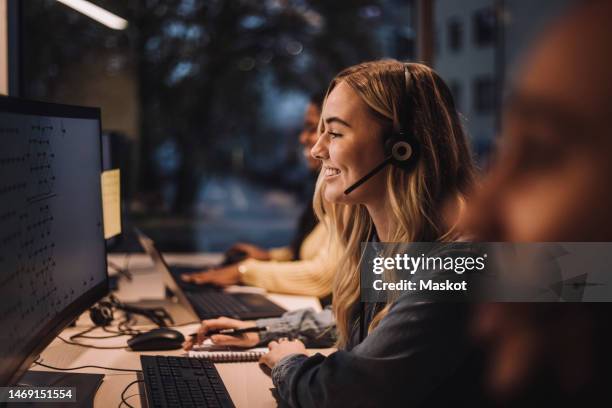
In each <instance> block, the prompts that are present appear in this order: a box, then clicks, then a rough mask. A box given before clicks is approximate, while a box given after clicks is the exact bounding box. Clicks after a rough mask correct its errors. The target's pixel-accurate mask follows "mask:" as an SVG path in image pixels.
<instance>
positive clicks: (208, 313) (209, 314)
mask: <svg viewBox="0 0 612 408" xmlns="http://www.w3.org/2000/svg"><path fill="white" fill-rule="evenodd" d="M185 295H186V296H187V298H188V299H189V302H191V305H192V306H193V308H194V309H195V311H196V313H197V314H198V317H199V318H200V319H207V318H215V317H219V316H231V317H237V316H242V315H244V314H245V313H248V312H249V311H250V309H249V308H248V307H246V306H245V305H244V304H242V303H241V302H240V301H238V300H237V299H236V298H235V297H234V296H231V295H228V294H226V293H223V292H218V291H216V290H205V291H200V292H186V293H185Z"/></svg>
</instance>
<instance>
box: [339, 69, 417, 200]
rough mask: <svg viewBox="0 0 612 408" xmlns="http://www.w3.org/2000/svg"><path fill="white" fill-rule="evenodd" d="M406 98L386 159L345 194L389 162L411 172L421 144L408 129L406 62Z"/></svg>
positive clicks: (388, 142)
mask: <svg viewBox="0 0 612 408" xmlns="http://www.w3.org/2000/svg"><path fill="white" fill-rule="evenodd" d="M403 65H404V87H405V92H404V98H403V103H402V104H401V105H400V109H399V112H398V118H397V120H398V126H397V129H396V128H394V129H393V131H392V133H391V135H390V136H389V137H388V138H387V140H386V141H385V160H384V161H383V162H382V163H380V164H379V165H378V166H376V167H374V168H373V169H372V170H371V171H370V172H369V173H368V174H366V175H365V176H363V177H362V178H360V179H359V180H357V181H356V182H355V183H353V184H352V185H350V186H349V187H348V188H347V189H346V190H344V194H345V195H348V194H350V193H351V192H352V191H353V190H355V189H356V188H357V187H359V186H361V185H362V184H363V183H365V182H366V181H368V180H369V179H370V178H372V177H373V176H374V175H375V174H376V173H378V172H379V171H381V170H382V169H384V168H385V167H386V166H387V165H388V164H391V165H394V166H397V167H399V168H401V169H402V170H404V171H406V172H411V171H412V170H413V169H414V166H415V164H416V162H417V159H418V157H419V151H420V149H419V144H418V143H417V141H416V140H415V138H414V136H413V135H412V134H411V133H410V132H409V131H408V129H410V127H411V126H410V125H411V124H412V123H411V120H410V119H411V113H412V110H413V109H412V105H413V104H412V98H410V83H411V80H412V75H411V74H410V70H409V69H408V64H407V63H404V64H403Z"/></svg>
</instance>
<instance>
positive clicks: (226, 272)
mask: <svg viewBox="0 0 612 408" xmlns="http://www.w3.org/2000/svg"><path fill="white" fill-rule="evenodd" d="M181 279H182V280H184V281H185V282H191V283H195V284H198V285H204V284H210V285H217V286H228V285H235V284H236V283H239V282H240V271H238V264H234V265H229V266H225V267H223V268H217V269H208V270H205V271H202V272H195V273H190V274H182V275H181Z"/></svg>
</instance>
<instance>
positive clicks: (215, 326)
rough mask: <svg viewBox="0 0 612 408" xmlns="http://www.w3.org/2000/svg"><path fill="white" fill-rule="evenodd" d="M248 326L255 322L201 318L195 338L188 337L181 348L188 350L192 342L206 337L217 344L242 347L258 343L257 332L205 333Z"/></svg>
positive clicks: (199, 342) (253, 325) (198, 342)
mask: <svg viewBox="0 0 612 408" xmlns="http://www.w3.org/2000/svg"><path fill="white" fill-rule="evenodd" d="M248 327H255V322H254V321H242V320H236V319H230V318H229V317H220V318H218V319H211V320H202V324H201V325H200V328H199V329H198V335H197V338H196V339H192V338H190V339H188V340H187V341H185V342H184V343H183V348H184V349H185V350H190V349H191V348H192V347H193V346H194V344H201V343H202V342H203V341H204V340H205V339H206V338H208V337H210V339H211V340H212V342H213V343H214V344H215V345H218V346H235V347H244V348H251V347H255V346H256V345H257V344H258V343H259V333H244V334H242V335H240V336H229V335H226V334H213V335H212V336H208V335H207V333H208V332H210V331H212V330H220V329H246V328H248Z"/></svg>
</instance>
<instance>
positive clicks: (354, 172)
mask: <svg viewBox="0 0 612 408" xmlns="http://www.w3.org/2000/svg"><path fill="white" fill-rule="evenodd" d="M321 117H322V121H321V123H322V128H321V129H320V135H319V138H318V141H317V143H316V144H315V145H314V146H313V148H312V155H313V157H315V158H317V159H319V160H321V162H322V168H321V171H322V172H323V177H324V180H323V182H324V183H325V199H326V200H327V201H330V202H335V203H347V204H348V203H351V204H356V203H362V204H366V203H368V202H371V201H372V200H379V199H380V198H381V197H383V194H384V192H385V182H384V181H385V178H384V177H385V174H386V172H384V171H383V172H380V173H378V174H377V175H376V176H374V177H372V179H370V180H369V181H368V182H366V183H365V184H363V185H362V186H360V187H359V188H357V189H356V190H354V191H353V192H351V193H350V194H349V195H345V194H344V191H345V190H346V189H347V188H349V187H350V186H351V185H352V184H353V183H355V182H356V181H357V180H359V179H360V178H361V177H363V176H364V175H366V174H367V173H369V172H370V170H372V169H373V168H374V167H376V166H377V165H378V164H380V163H381V162H382V161H383V160H384V159H385V152H384V148H383V130H384V129H383V125H382V124H381V123H380V121H378V120H376V118H375V117H374V115H373V114H372V112H371V110H370V108H369V107H368V105H367V104H366V103H365V102H364V101H363V100H362V99H361V97H360V96H359V95H358V94H357V93H356V92H355V91H354V90H353V89H352V88H351V87H350V86H349V85H348V84H347V83H346V82H344V81H343V82H340V83H339V84H338V85H336V87H335V88H334V89H333V90H332V91H331V92H330V94H329V95H328V97H327V99H326V101H325V105H324V106H323V110H322V112H321Z"/></svg>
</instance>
